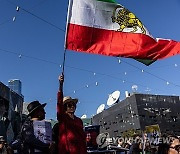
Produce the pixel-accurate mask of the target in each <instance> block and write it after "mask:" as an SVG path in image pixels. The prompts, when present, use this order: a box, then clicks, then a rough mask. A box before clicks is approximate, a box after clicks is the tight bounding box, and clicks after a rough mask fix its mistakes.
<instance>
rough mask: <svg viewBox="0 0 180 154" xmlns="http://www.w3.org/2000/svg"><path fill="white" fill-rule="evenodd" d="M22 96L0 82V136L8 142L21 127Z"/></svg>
mask: <svg viewBox="0 0 180 154" xmlns="http://www.w3.org/2000/svg"><path fill="white" fill-rule="evenodd" d="M23 101H24V98H23V96H22V95H19V94H17V93H16V92H15V91H13V90H11V89H10V88H9V87H7V86H6V85H4V84H3V83H2V82H0V136H4V138H5V139H6V140H7V141H8V143H9V142H11V141H12V140H13V139H14V137H16V136H17V135H18V133H19V132H20V129H21V118H22V109H23Z"/></svg>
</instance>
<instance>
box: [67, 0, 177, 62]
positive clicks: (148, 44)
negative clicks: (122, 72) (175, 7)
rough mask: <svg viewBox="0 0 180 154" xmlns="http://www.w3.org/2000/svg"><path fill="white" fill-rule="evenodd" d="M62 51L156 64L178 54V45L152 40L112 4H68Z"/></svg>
mask: <svg viewBox="0 0 180 154" xmlns="http://www.w3.org/2000/svg"><path fill="white" fill-rule="evenodd" d="M65 48H66V49H69V50H75V51H78V52H86V53H92V54H101V55H106V56H116V57H127V58H135V59H144V60H153V61H154V60H158V59H163V58H167V57H170V56H173V55H176V54H179V53H180V42H177V41H173V40H168V39H157V38H153V37H152V36H151V35H150V33H149V32H148V30H147V29H146V27H145V26H144V25H143V23H142V22H141V21H140V20H139V19H138V18H137V17H136V16H135V15H134V14H133V13H132V12H130V11H129V10H128V9H126V8H124V7H123V6H122V5H120V4H117V3H115V1H114V0H70V3H69V11H68V20H67V31H66V43H65Z"/></svg>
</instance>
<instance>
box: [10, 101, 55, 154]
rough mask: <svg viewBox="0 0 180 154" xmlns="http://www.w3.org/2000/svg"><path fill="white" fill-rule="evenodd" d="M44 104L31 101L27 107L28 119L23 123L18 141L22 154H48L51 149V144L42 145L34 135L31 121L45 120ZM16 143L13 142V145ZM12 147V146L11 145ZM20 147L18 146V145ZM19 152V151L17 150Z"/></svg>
mask: <svg viewBox="0 0 180 154" xmlns="http://www.w3.org/2000/svg"><path fill="white" fill-rule="evenodd" d="M45 106H46V103H45V104H40V103H39V101H33V102H31V103H30V104H29V105H28V106H27V110H28V111H29V114H28V117H30V118H28V119H26V121H25V122H24V124H23V126H22V129H21V134H20V137H19V140H20V141H21V144H22V146H23V147H21V152H19V153H22V154H49V153H50V151H51V150H52V148H53V144H50V143H44V142H42V141H40V140H39V139H38V138H37V137H36V136H35V135H34V128H33V121H35V120H39V121H41V120H44V119H45V114H46V112H45V110H44V107H45ZM15 144H16V142H14V145H15ZM12 145H13V144H12ZM19 145H20V144H19ZM18 150H19V149H18Z"/></svg>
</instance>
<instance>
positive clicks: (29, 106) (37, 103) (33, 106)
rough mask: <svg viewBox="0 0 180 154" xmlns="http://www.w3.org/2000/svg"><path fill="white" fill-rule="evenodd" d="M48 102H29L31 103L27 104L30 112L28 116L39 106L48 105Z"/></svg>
mask: <svg viewBox="0 0 180 154" xmlns="http://www.w3.org/2000/svg"><path fill="white" fill-rule="evenodd" d="M46 104H47V103H44V104H40V103H39V101H33V102H31V103H29V105H28V106H27V110H28V112H29V114H28V115H27V116H31V114H32V113H33V112H34V111H35V110H37V109H39V108H44V107H45V106H46Z"/></svg>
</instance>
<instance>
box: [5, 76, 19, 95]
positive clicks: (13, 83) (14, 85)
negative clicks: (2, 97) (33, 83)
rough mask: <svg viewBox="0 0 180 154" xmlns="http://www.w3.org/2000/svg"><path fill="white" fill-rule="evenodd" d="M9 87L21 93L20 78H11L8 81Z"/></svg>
mask: <svg viewBox="0 0 180 154" xmlns="http://www.w3.org/2000/svg"><path fill="white" fill-rule="evenodd" d="M8 87H9V88H10V89H12V90H13V91H15V92H16V93H17V94H19V95H21V81H20V80H19V79H11V80H9V81H8Z"/></svg>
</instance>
